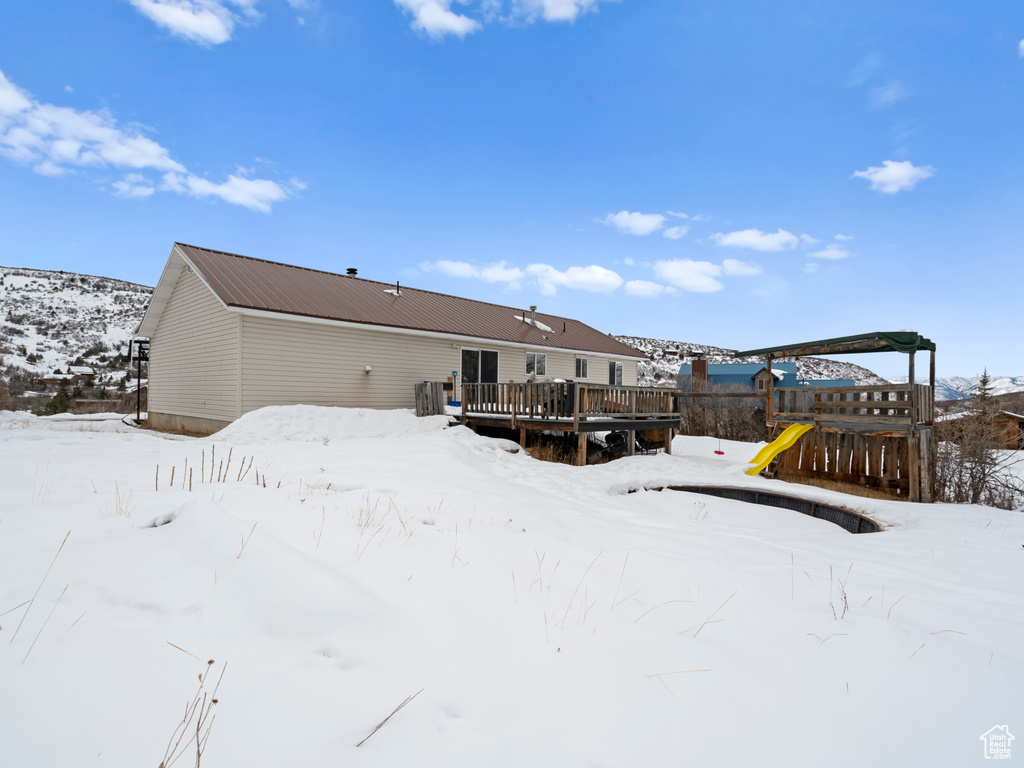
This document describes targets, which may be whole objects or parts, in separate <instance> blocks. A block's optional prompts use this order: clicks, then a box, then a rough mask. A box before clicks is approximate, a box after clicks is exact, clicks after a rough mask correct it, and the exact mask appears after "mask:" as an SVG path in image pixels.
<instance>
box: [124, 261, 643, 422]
mask: <svg viewBox="0 0 1024 768" xmlns="http://www.w3.org/2000/svg"><path fill="white" fill-rule="evenodd" d="M353 272H354V270H350V274H349V275H339V274H333V273H330V272H322V271H318V270H314V269H307V268H305V267H298V266H292V265H288V264H280V263H277V262H271V261H263V260H261V259H254V258H250V257H247V256H239V255H237V254H231V253H225V252H222V251H214V250H210V249H207V248H199V247H196V246H191V245H185V244H182V243H175V244H174V247H173V248H172V249H171V254H170V256H169V258H168V260H167V264H166V266H165V267H164V270H163V273H162V274H161V275H160V280H159V281H158V283H157V286H156V288H155V290H154V291H153V296H152V298H151V299H150V303H149V306H148V308H147V309H146V315H145V317H144V318H143V320H142V323H141V324H140V325H139V328H138V335H139V336H142V337H147V338H149V340H150V350H149V420H150V424H151V425H152V426H154V427H157V428H161V429H185V430H189V431H194V432H207V433H209V432H214V431H216V430H218V429H221V428H222V427H224V426H225V425H227V424H229V423H230V422H231V421H233V420H234V419H237V418H238V417H239V416H241V415H242V414H244V413H248V412H250V411H253V410H256V409H257V408H262V407H264V406H268V405H293V404H299V403H304V404H310V405H327V406H346V407H364V408H411V407H413V406H414V403H415V398H414V384H415V383H417V382H422V381H446V380H447V379H449V378H454V379H455V384H456V392H458V390H459V388H460V387H461V385H462V384H463V383H475V382H498V381H502V382H506V381H524V380H525V379H526V378H527V376H529V375H534V376H540V377H554V378H563V379H574V380H579V381H589V382H591V383H599V384H607V383H617V384H624V385H635V384H636V369H637V362H638V361H639V360H640V359H642V358H643V357H644V355H643V353H642V352H639V351H637V350H635V349H633V348H632V347H629V346H627V345H625V344H623V343H621V342H619V341H616V340H615V339H613V338H612V337H611V336H608V335H606V334H604V333H601V332H600V331H597V330H595V329H594V328H591V327H590V326H588V325H585V324H583V323H581V322H578V321H576V320H572V319H569V318H564V317H557V316H555V315H549V314H543V313H539V312H536V310H535V309H534V308H531V309H529V310H525V309H517V308H514V307H506V306H500V305H497V304H487V303H484V302H481V301H474V300H471V299H464V298H459V297H456V296H449V295H446V294H441V293H435V292H432V291H423V290H418V289H415V288H409V287H407V286H401V285H399V284H397V283H395V284H389V283H380V282H375V281H372V280H364V279H361V278H358V277H355V276H354V275H353V274H351V273H353Z"/></svg>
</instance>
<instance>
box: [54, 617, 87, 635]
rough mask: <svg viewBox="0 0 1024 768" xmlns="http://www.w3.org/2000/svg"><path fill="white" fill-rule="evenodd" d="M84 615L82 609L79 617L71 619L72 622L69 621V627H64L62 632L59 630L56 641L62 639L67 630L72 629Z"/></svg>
mask: <svg viewBox="0 0 1024 768" xmlns="http://www.w3.org/2000/svg"><path fill="white" fill-rule="evenodd" d="M84 617H85V611H82V615H81V616H79V617H78V618H77V619H75V620H74V621H72V622H71V626H70V627H68V628H67V629H65V630H64V631H63V632H61V633H60V637H58V638H57V641H58V642H60V640H61V639H63V637H64V635H66V634H67V633H68V632H70V631H71V629H72V627H74V626H75V624H77V623H78V622H80V621H81V620H82V619H83V618H84Z"/></svg>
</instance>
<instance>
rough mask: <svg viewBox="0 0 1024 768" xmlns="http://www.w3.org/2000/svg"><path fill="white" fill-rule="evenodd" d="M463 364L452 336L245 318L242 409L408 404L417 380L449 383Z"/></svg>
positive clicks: (361, 406) (412, 397) (413, 400)
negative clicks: (450, 337) (453, 343)
mask: <svg viewBox="0 0 1024 768" xmlns="http://www.w3.org/2000/svg"><path fill="white" fill-rule="evenodd" d="M501 358H502V355H500V354H499V356H498V365H499V377H500V375H501V362H502V360H501ZM460 364H461V351H460V350H459V349H456V348H454V346H453V345H452V343H451V342H450V341H444V340H441V339H432V338H429V337H424V336H409V335H404V334H398V333H389V332H387V331H373V330H362V329H357V328H342V327H338V326H330V325H321V324H317V323H304V322H296V321H294V320H285V319H281V320H277V319H271V318H262V317H251V316H246V317H244V318H243V332H242V411H243V412H245V413H247V412H249V411H252V410H255V409H257V408H262V407H263V406H267V405H294V404H299V403H305V404H308V405H332V406H344V407H350V408H412V407H414V406H415V397H414V395H413V385H414V384H415V383H416V382H419V381H447V380H448V377H450V376H451V375H452V371H456V370H458V369H459V367H460ZM367 365H369V366H370V367H371V368H372V370H371V372H370V373H366V366H367ZM499 380H500V378H499ZM460 383H461V381H460Z"/></svg>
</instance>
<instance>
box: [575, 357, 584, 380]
mask: <svg viewBox="0 0 1024 768" xmlns="http://www.w3.org/2000/svg"><path fill="white" fill-rule="evenodd" d="M576 378H577V379H585V378H587V358H585V357H577V358H576Z"/></svg>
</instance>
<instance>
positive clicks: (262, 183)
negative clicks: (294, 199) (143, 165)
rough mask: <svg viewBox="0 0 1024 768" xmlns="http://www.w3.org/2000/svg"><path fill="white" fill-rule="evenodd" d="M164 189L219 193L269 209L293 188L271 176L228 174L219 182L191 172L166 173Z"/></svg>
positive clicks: (232, 200) (248, 205)
mask: <svg viewBox="0 0 1024 768" xmlns="http://www.w3.org/2000/svg"><path fill="white" fill-rule="evenodd" d="M163 188H164V189H168V190H171V191H172V192H179V193H184V194H187V195H191V196H192V197H219V198H220V199H221V200H224V201H225V202H228V203H231V204H233V205H241V206H243V207H244V208H248V209H249V210H252V211H261V212H262V213H270V207H271V206H272V205H273V204H274V203H277V202H280V201H281V200H286V199H287V198H288V197H289V196H290V195H291V194H292V192H291V190H290V189H289V188H288V187H285V186H283V185H281V184H278V183H277V182H276V181H270V180H269V179H247V178H245V177H244V176H236V175H235V174H233V173H232V174H229V175H228V180H227V181H223V182H221V183H220V184H217V183H215V182H212V181H209V180H208V179H204V178H202V177H200V176H195V175H193V174H191V173H189V174H184V175H180V174H176V173H168V174H165V175H164V187H163Z"/></svg>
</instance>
